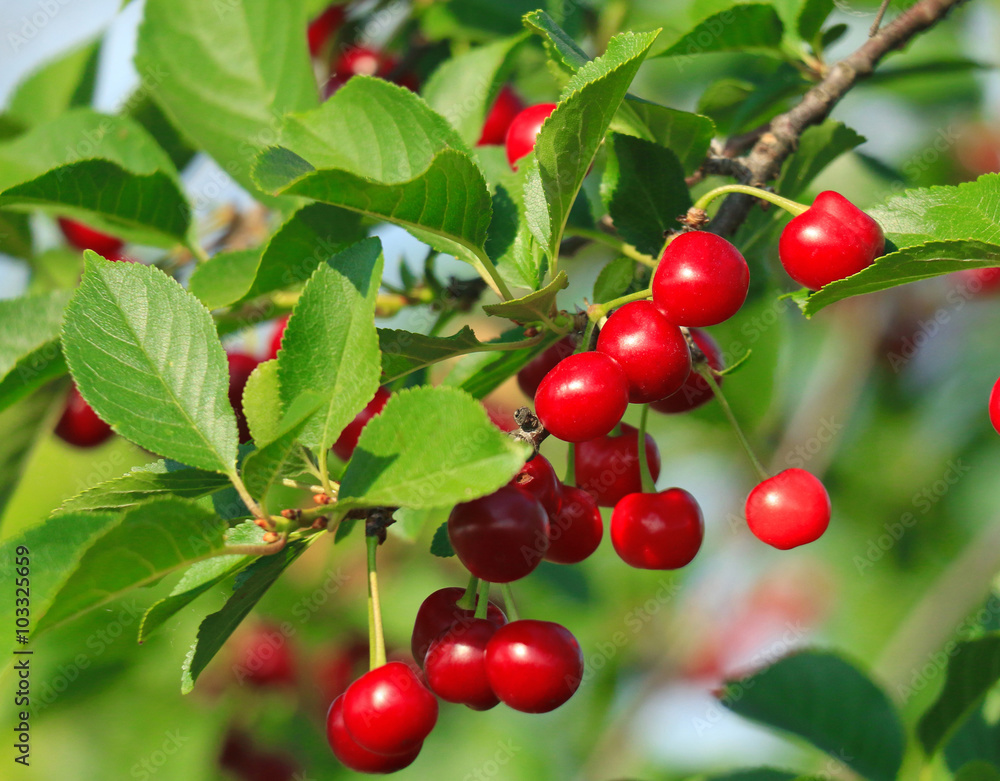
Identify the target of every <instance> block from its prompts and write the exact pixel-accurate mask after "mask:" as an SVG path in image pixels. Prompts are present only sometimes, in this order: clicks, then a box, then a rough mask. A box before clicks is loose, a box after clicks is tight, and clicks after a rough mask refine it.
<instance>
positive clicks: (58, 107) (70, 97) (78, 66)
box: [7, 41, 100, 127]
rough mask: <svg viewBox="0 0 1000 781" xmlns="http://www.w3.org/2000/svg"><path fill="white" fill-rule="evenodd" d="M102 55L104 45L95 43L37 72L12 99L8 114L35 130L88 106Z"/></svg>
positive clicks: (46, 65) (19, 86) (50, 63)
mask: <svg viewBox="0 0 1000 781" xmlns="http://www.w3.org/2000/svg"><path fill="white" fill-rule="evenodd" d="M99 52H100V46H99V45H98V43H97V42H96V41H94V42H91V43H88V44H86V45H84V46H81V47H79V48H76V49H73V50H72V51H70V52H68V53H66V54H63V55H61V56H59V57H57V58H56V59H54V60H52V61H50V62H47V63H45V65H43V66H42V67H41V68H38V69H37V70H35V71H33V72H32V73H31V74H29V75H28V77H27V78H26V79H25V80H24V81H22V82H21V83H20V84H18V86H17V89H15V90H14V93H13V94H12V95H11V96H10V101H9V102H8V104H7V114H8V115H9V116H10V117H12V118H13V119H15V120H17V121H18V122H21V123H22V124H24V125H25V126H26V127H33V126H34V125H38V124H41V123H43V122H48V121H49V120H51V119H55V118H56V117H58V116H59V115H60V114H62V113H64V112H66V111H68V110H69V109H70V108H72V107H74V106H81V105H88V104H89V103H90V96H89V94H88V92H92V91H93V76H94V71H95V70H96V61H97V55H98V53H99ZM88 80H89V86H90V90H88V89H87V87H88Z"/></svg>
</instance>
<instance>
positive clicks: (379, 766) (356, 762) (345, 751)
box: [326, 679, 423, 773]
mask: <svg viewBox="0 0 1000 781" xmlns="http://www.w3.org/2000/svg"><path fill="white" fill-rule="evenodd" d="M359 680H360V679H359ZM345 696H346V695H344V694H341V695H340V696H339V697H337V699H335V700H334V701H333V703H332V704H331V705H330V710H329V712H328V713H327V714H326V739H327V740H328V741H329V742H330V748H332V749H333V754H334V756H335V757H337V759H339V760H340V762H341V764H343V765H344V766H345V767H347V768H350V769H351V770H354V771H357V772H358V773H395V772H396V771H397V770H402V769H403V768H404V767H408V766H409V765H411V764H413V760H415V759H416V758H417V755H418V754H419V753H420V749H421V747H422V746H423V743H418V744H417V745H416V747H414V748H410V749H408V750H407V751H404V752H403V753H401V754H389V755H387V754H378V753H376V752H374V751H369V750H368V749H366V748H364V747H363V746H362V745H361V744H360V743H358V742H357V741H356V740H355V739H354V737H353V736H352V735H351V733H350V732H348V731H347V727H346V725H345V724H344V697H345Z"/></svg>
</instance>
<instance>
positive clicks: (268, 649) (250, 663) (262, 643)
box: [233, 625, 295, 688]
mask: <svg viewBox="0 0 1000 781" xmlns="http://www.w3.org/2000/svg"><path fill="white" fill-rule="evenodd" d="M237 659H238V661H237V662H236V664H235V665H234V666H233V670H234V672H235V673H236V677H237V680H238V681H239V683H241V684H242V683H243V681H248V682H249V683H251V684H253V685H254V686H260V687H265V688H266V687H274V686H283V685H288V684H294V683H295V660H294V656H293V654H292V648H291V645H290V644H289V642H288V638H287V637H285V635H284V634H283V633H282V631H281V630H280V629H278V628H277V627H275V626H271V625H264V626H260V627H257V628H256V629H254V630H253V632H252V633H251V634H250V635H249V636H248V637H246V638H245V639H244V641H243V642H242V643H241V644H240V646H239V648H238V651H237Z"/></svg>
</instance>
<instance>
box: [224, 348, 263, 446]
mask: <svg viewBox="0 0 1000 781" xmlns="http://www.w3.org/2000/svg"><path fill="white" fill-rule="evenodd" d="M226 359H227V360H228V361H229V403H230V404H232V405H233V411H234V412H235V413H236V428H237V429H238V430H239V434H240V442H249V441H250V426H249V425H247V417H246V415H245V414H244V413H243V389H244V388H246V386H247V380H249V379H250V375H251V374H252V373H253V370H254V369H256V368H257V363H258V361H257V359H256V358H254V357H253V356H252V355H247V354H246V353H228V354H227V355H226Z"/></svg>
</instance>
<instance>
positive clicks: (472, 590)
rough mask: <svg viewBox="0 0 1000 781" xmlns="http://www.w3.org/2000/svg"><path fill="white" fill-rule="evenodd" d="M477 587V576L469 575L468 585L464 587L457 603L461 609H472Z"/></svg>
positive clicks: (474, 603)
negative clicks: (463, 591)
mask: <svg viewBox="0 0 1000 781" xmlns="http://www.w3.org/2000/svg"><path fill="white" fill-rule="evenodd" d="M477 588H479V578H477V577H476V576H475V575H469V585H468V586H466V587H465V593H464V594H462V596H461V597H460V598H459V600H458V602H456V603H455V604H456V605H458V607H460V608H461V609H462V610H472V609H473V608H475V606H476V589H477Z"/></svg>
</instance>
